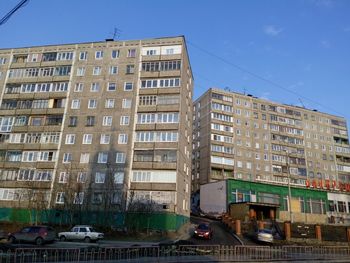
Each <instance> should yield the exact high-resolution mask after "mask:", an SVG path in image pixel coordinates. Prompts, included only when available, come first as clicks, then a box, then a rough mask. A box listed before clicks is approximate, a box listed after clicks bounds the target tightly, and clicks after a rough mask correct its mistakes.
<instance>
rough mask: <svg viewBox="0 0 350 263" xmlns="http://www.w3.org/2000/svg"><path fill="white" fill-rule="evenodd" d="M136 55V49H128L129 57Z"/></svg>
mask: <svg viewBox="0 0 350 263" xmlns="http://www.w3.org/2000/svg"><path fill="white" fill-rule="evenodd" d="M134 57H136V49H134V48H133V49H129V50H128V58H134Z"/></svg>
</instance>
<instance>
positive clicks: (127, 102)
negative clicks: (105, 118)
mask: <svg viewBox="0 0 350 263" xmlns="http://www.w3.org/2000/svg"><path fill="white" fill-rule="evenodd" d="M122 107H123V109H130V108H131V99H123V104H122Z"/></svg>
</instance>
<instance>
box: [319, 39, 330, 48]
mask: <svg viewBox="0 0 350 263" xmlns="http://www.w3.org/2000/svg"><path fill="white" fill-rule="evenodd" d="M320 44H321V46H322V47H323V48H330V47H331V43H330V42H329V41H328V40H322V41H321V42H320Z"/></svg>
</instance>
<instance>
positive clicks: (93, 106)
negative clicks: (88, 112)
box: [88, 99, 97, 109]
mask: <svg viewBox="0 0 350 263" xmlns="http://www.w3.org/2000/svg"><path fill="white" fill-rule="evenodd" d="M96 107H97V100H95V99H90V100H89V102H88V108H89V109H96Z"/></svg>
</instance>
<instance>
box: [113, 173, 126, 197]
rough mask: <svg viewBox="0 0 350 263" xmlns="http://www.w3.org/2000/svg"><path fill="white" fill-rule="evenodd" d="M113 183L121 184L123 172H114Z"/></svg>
mask: <svg viewBox="0 0 350 263" xmlns="http://www.w3.org/2000/svg"><path fill="white" fill-rule="evenodd" d="M114 183H115V184H123V183H124V172H116V173H114ZM119 198H120V197H119ZM113 200H114V198H113ZM119 202H120V201H119Z"/></svg>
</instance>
